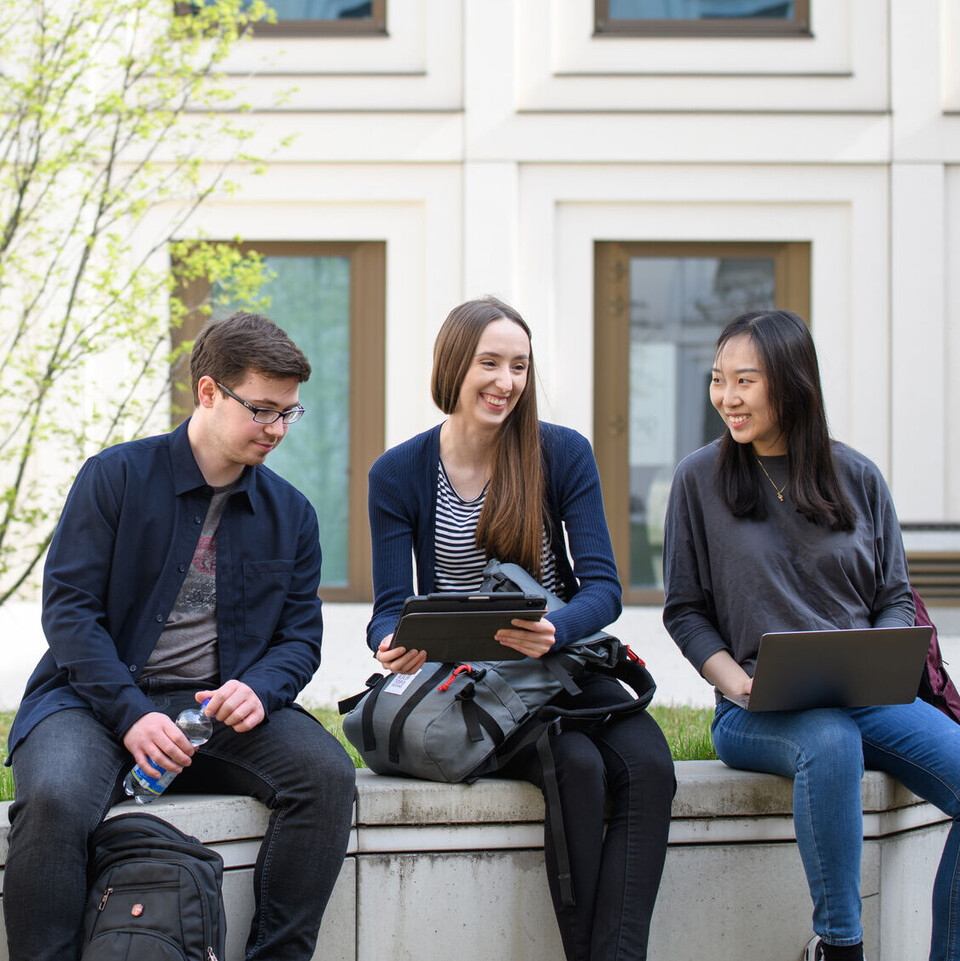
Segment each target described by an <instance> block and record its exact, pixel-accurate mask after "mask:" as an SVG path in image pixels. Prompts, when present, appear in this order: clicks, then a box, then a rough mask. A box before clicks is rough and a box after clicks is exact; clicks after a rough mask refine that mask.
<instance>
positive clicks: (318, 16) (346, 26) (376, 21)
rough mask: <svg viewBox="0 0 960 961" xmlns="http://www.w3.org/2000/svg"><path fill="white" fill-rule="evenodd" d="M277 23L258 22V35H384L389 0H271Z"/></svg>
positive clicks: (256, 26)
mask: <svg viewBox="0 0 960 961" xmlns="http://www.w3.org/2000/svg"><path fill="white" fill-rule="evenodd" d="M269 5H270V7H272V8H273V11H274V12H275V13H276V15H277V21H276V23H258V24H256V25H255V26H254V35H255V36H258V37H302V36H331V35H333V36H347V35H354V36H356V35H363V34H367V35H385V34H386V32H387V0H269Z"/></svg>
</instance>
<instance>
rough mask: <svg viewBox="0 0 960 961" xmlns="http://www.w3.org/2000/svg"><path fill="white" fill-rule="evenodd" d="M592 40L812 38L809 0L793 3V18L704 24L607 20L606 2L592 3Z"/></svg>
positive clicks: (737, 19) (706, 21)
mask: <svg viewBox="0 0 960 961" xmlns="http://www.w3.org/2000/svg"><path fill="white" fill-rule="evenodd" d="M593 35H594V36H595V37H812V36H813V31H812V28H811V24H810V0H794V6H793V17H791V18H790V19H789V20H781V19H778V18H772V17H730V18H726V17H723V18H716V19H704V20H699V19H698V20H647V19H639V18H637V19H632V20H627V19H621V18H616V19H611V18H610V0H594V33H593Z"/></svg>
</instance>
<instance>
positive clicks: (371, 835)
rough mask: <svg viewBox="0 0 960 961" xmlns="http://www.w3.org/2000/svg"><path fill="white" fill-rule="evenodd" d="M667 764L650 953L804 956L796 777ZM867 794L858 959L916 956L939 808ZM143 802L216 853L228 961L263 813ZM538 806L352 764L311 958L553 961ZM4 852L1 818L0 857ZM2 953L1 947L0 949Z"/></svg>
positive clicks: (877, 785)
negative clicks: (671, 774) (350, 802)
mask: <svg viewBox="0 0 960 961" xmlns="http://www.w3.org/2000/svg"><path fill="white" fill-rule="evenodd" d="M677 772H678V780H679V789H678V793H677V797H676V800H675V802H674V819H673V823H672V825H671V831H670V848H669V851H668V854H667V863H666V868H665V871H664V878H663V883H662V885H661V889H660V896H659V899H658V902H657V907H656V911H655V913H654V918H653V927H652V932H651V943H650V958H651V961H684V959H693V958H706V957H709V958H710V959H711V961H769V959H771V958H780V959H784V961H793V959H799V957H800V954H801V952H802V950H803V946H804V945H805V944H806V942H807V940H808V938H809V937H810V934H811V928H810V912H811V908H810V900H809V896H808V894H807V888H806V882H805V880H804V876H803V871H802V868H801V865H800V858H799V854H798V852H797V848H796V843H795V840H794V835H793V821H792V818H791V816H790V811H791V784H790V782H789V781H788V780H786V779H784V778H779V777H774V776H772V775H762V774H750V773H745V772H737V771H731V770H730V769H728V768H726V767H724V766H723V765H722V764H720V763H719V762H713V761H688V762H682V763H680V764H678V765H677ZM863 795H864V805H863V806H864V841H865V844H864V855H863V871H862V882H861V884H862V891H863V896H864V927H865V938H864V941H865V946H866V951H867V955H868V957H869V958H870V959H871V961H923V959H925V958H926V957H927V952H928V946H929V940H930V912H929V905H930V892H931V889H932V885H933V876H934V872H935V870H936V865H937V862H938V861H939V857H940V849H941V848H942V845H943V840H944V838H945V835H946V831H947V823H946V819H945V818H944V816H943V815H941V814H940V812H938V811H936V810H935V809H934V808H932V807H931V806H930V805H927V804H924V803H922V802H920V801H919V799H917V798H916V797H914V796H913V795H912V794H910V793H909V792H908V791H906V790H905V789H904V788H903V787H902V786H900V785H899V784H897V782H895V781H894V780H893V779H892V778H889V777H887V776H886V775H882V774H878V773H875V772H871V773H868V774H867V775H866V777H865V778H864V782H863ZM2 807H3V806H0V808H2ZM120 809H127V810H129V809H130V805H129V804H125V805H121V806H120V807H119V808H118V809H115V810H120ZM151 810H152V811H153V812H154V813H157V814H160V815H161V816H162V817H164V818H167V819H168V820H170V821H171V822H172V823H174V824H176V825H177V826H179V827H180V828H181V829H183V830H185V831H187V832H189V833H191V834H194V835H196V836H198V837H200V838H201V839H202V840H203V841H205V842H207V843H210V844H212V845H213V846H214V847H215V848H216V849H217V850H218V851H220V853H221V854H222V855H223V857H224V861H225V863H226V867H227V871H226V880H225V883H224V889H225V896H226V899H227V907H228V929H229V930H228V950H227V959H228V961H237V959H239V958H240V957H242V947H243V942H244V940H245V936H246V928H247V925H248V923H249V918H250V914H251V912H252V907H253V894H252V890H251V875H252V864H253V862H254V860H255V858H256V853H257V849H258V845H259V835H260V834H261V832H262V831H263V828H264V825H265V823H266V817H267V812H266V810H265V809H264V808H263V807H262V806H261V805H260V804H258V803H257V802H255V801H252V800H249V799H245V798H217V799H216V802H215V803H212V799H209V798H183V799H178V798H177V797H176V796H172V797H170V798H164V799H162V800H160V801H158V802H156V803H155V804H154V805H153V806H152V808H151ZM542 818H543V803H542V800H541V798H540V794H539V792H538V791H537V790H536V789H534V788H533V787H531V786H530V785H527V784H522V783H518V782H509V781H489V780H487V781H481V782H479V783H478V784H476V785H473V786H469V787H468V786H465V785H444V784H434V783H432V782H426V781H409V780H403V779H398V778H386V777H378V776H376V775H373V774H371V773H370V772H369V771H361V772H359V778H358V791H357V805H356V810H355V820H354V830H353V833H352V836H351V840H350V848H349V852H348V856H347V859H346V861H345V863H344V868H343V871H342V873H341V875H340V878H339V880H338V882H337V886H336V889H335V891H334V895H333V899H332V901H331V903H330V905H329V907H328V909H327V913H326V916H325V918H324V923H323V928H322V930H321V938H320V943H319V945H318V948H317V952H316V954H315V955H314V957H315V959H316V961H319V959H320V958H321V957H322V958H323V959H324V961H380V959H384V958H389V959H391V961H408V959H409V961H420V959H422V958H444V957H451V956H455V957H456V958H457V959H458V961H490V959H491V958H501V959H504V961H561V959H562V958H563V952H562V950H561V947H560V941H559V936H558V934H557V929H556V922H555V919H554V916H553V910H552V907H551V904H550V899H549V895H548V893H547V882H546V876H545V874H544V869H543V851H542V845H543V826H542ZM2 823H3V824H4V825H5V823H6V818H5V817H3V818H2ZM5 857H6V830H5V826H4V827H3V828H0V865H2V863H3V861H4V860H5ZM0 890H2V875H0ZM6 959H7V955H6V950H5V946H0V961H6Z"/></svg>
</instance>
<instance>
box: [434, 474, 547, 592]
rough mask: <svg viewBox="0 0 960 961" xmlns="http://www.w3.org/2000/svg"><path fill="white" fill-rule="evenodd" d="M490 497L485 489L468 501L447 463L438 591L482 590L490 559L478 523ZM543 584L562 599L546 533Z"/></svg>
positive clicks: (437, 535) (442, 478)
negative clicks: (480, 542)
mask: <svg viewBox="0 0 960 961" xmlns="http://www.w3.org/2000/svg"><path fill="white" fill-rule="evenodd" d="M486 496H487V488H486V487H484V489H483V490H482V491H480V493H479V494H478V495H477V496H476V497H474V498H473V499H472V500H464V499H463V498H462V497H461V496H460V495H459V494H458V493H457V492H456V490H455V489H454V486H453V484H451V483H450V479H449V478H448V477H447V472H446V470H444V467H443V461H440V466H439V470H438V471H437V522H436V530H435V531H434V548H435V554H434V565H435V568H436V570H435V571H434V578H433V580H434V589H435V590H436V591H438V592H442V591H460V592H468V593H469V592H470V591H477V590H479V589H480V585H481V583H482V581H483V568H484V567H485V566H486V563H487V555H486V553H485V552H484V550H483V548H482V547H478V546H477V522H478V521H479V520H480V512H481V511H482V510H483V502H484V499H485V498H486ZM540 583H541V584H542V585H543V586H544V587H545V588H546V589H547V590H548V591H551V592H553V593H554V594H558V595H560V596H562V588H561V585H560V584H559V581H558V579H557V562H556V558H555V557H554V556H553V551H552V550H551V549H550V537H549V536H548V534H547V530H546V528H544V530H543V547H542V553H541V556H540Z"/></svg>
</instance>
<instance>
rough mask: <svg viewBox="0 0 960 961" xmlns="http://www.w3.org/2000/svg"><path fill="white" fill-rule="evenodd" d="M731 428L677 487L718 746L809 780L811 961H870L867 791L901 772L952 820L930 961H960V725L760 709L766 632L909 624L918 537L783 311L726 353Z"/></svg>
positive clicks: (846, 712) (677, 526) (700, 657)
mask: <svg viewBox="0 0 960 961" xmlns="http://www.w3.org/2000/svg"><path fill="white" fill-rule="evenodd" d="M710 397H711V400H712V402H713V405H714V406H715V407H716V409H717V411H718V413H719V414H720V416H721V417H722V418H723V421H724V423H725V424H726V426H727V432H726V433H725V434H724V436H723V437H722V438H720V440H718V441H715V442H714V443H712V444H709V445H708V446H707V447H704V448H702V449H700V450H698V451H696V452H695V453H693V454H691V455H690V456H689V457H687V458H686V459H685V460H683V461H682V462H681V464H680V465H679V467H678V468H677V472H676V475H675V476H674V480H673V486H672V487H671V491H670V500H669V504H668V508H667V522H666V530H665V535H664V588H665V591H666V604H665V607H664V612H663V621H664V624H665V625H666V627H667V629H668V630H669V632H670V634H671V635H672V637H673V639H674V640H675V641H676V642H677V644H678V645H679V647H680V649H681V651H682V652H683V653H684V655H685V656H686V657H687V659H688V660H689V661H690V662H691V663H692V664H693V665H694V667H696V668H697V670H698V671H699V672H700V673H701V674H702V675H703V677H705V678H706V679H707V680H708V681H710V682H711V683H712V684H713V685H714V686H715V688H716V694H717V708H716V714H715V717H714V721H713V740H714V744H715V746H716V749H717V754H718V755H719V756H720V758H721V759H722V760H723V761H724V762H725V763H726V764H729V765H730V766H731V767H736V768H744V769H748V770H755V771H769V772H772V773H775V774H782V775H785V776H787V777H792V778H794V792H793V813H794V825H795V829H796V835H797V844H798V846H799V848H800V855H801V858H802V860H803V865H804V869H805V871H806V875H807V882H808V884H809V887H810V893H811V896H812V898H813V928H814V931H815V932H816V934H815V936H814V937H813V939H811V941H810V943H809V944H808V945H807V948H806V951H805V952H804V955H803V957H804V959H805V961H813V959H814V958H824V959H826V961H833V959H840V961H847V959H852V961H860V959H862V958H863V943H862V939H863V929H862V926H861V923H860V910H861V903H860V853H861V847H862V841H863V824H862V801H861V796H860V780H861V777H862V774H863V770H864V767H865V766H866V767H868V768H873V769H877V770H882V771H888V772H889V773H891V774H893V775H894V776H895V777H896V778H898V779H899V780H900V781H902V782H903V783H904V784H905V785H906V786H907V787H908V788H910V790H912V791H914V792H915V793H916V794H918V795H920V796H921V797H923V798H925V799H927V800H928V801H930V802H931V803H933V804H935V805H936V806H937V807H938V808H940V809H941V810H942V811H944V812H946V813H947V814H949V815H950V816H951V817H953V818H954V819H955V820H954V823H953V825H952V827H951V829H950V832H949V834H948V835H947V842H946V849H945V851H944V854H943V858H942V860H941V862H940V869H939V871H938V872H937V877H936V882H935V885H934V890H933V936H932V940H931V949H930V959H931V961H960V909H958V905H960V827H958V825H957V821H956V819H957V818H958V817H960V727H958V726H957V725H956V724H955V723H954V722H953V721H952V720H950V719H948V718H947V717H946V716H945V715H944V714H941V713H940V712H939V711H938V710H937V709H936V708H934V707H931V706H930V705H929V704H927V703H925V702H923V701H920V700H917V701H914V702H913V703H912V704H904V705H884V706H875V707H865V708H830V709H811V710H806V711H774V712H763V713H761V712H755V713H751V712H750V711H747V710H744V709H743V708H741V707H739V706H738V705H737V704H735V703H734V702H733V701H732V700H729V699H728V698H734V697H738V696H743V695H747V694H749V693H750V689H751V686H752V683H753V670H754V666H755V664H756V657H757V649H758V646H759V641H760V637H761V635H762V634H764V633H765V632H768V631H795V630H829V629H835V628H868V627H896V626H910V625H912V624H913V622H914V604H913V597H912V594H911V590H910V584H909V582H908V579H907V567H906V560H905V556H904V550H903V540H902V538H901V536H900V528H899V525H898V523H897V517H896V513H895V511H894V508H893V502H892V500H891V498H890V492H889V491H888V489H887V485H886V484H885V483H884V480H883V477H882V476H881V474H880V471H879V469H878V468H877V467H876V465H874V464H873V463H872V462H871V461H869V460H868V459H867V458H866V457H864V456H863V455H862V454H858V453H857V452H856V451H854V450H852V449H851V448H849V447H847V446H845V445H844V444H841V443H839V442H837V441H833V440H831V439H830V436H829V434H828V431H827V420H826V414H825V411H824V404H823V393H822V390H821V387H820V372H819V368H818V365H817V356H816V350H815V348H814V345H813V339H812V338H811V336H810V332H809V330H808V329H807V326H806V324H805V323H804V322H803V321H802V320H801V319H800V318H799V317H797V316H796V314H792V313H789V312H788V311H784V310H771V311H762V312H757V313H748V314H744V315H742V316H741V317H738V318H737V319H736V320H734V321H732V322H731V323H730V324H729V325H728V326H727V327H726V328H725V329H724V330H723V332H722V333H721V334H720V337H719V339H718V341H717V352H716V360H715V362H714V367H713V375H712V380H711V384H710Z"/></svg>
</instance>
